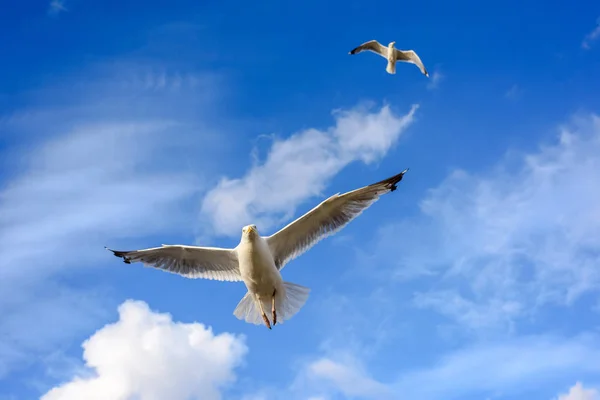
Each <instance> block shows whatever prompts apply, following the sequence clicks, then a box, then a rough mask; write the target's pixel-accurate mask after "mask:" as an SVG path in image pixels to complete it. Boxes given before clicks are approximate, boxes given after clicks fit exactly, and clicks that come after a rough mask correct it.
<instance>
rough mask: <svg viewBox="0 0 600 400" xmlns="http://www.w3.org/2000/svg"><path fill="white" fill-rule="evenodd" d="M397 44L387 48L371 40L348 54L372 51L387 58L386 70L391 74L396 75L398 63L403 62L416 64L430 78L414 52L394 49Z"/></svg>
mask: <svg viewBox="0 0 600 400" xmlns="http://www.w3.org/2000/svg"><path fill="white" fill-rule="evenodd" d="M395 44H396V42H390V44H389V45H388V46H387V47H386V46H384V45H382V44H381V43H379V42H378V41H377V40H370V41H368V42H365V43H363V44H361V45H360V46H358V47H356V48H354V49H352V50H351V51H350V52H349V53H348V54H358V53H360V52H362V51H372V52H373V53H376V54H379V55H380V56H382V57H383V58H385V59H386V60H387V61H388V63H387V66H386V68H385V70H386V71H387V72H388V73H389V74H395V73H396V61H403V62H407V63H411V64H415V65H416V66H417V67H419V69H420V70H421V72H422V73H423V75H425V76H426V77H429V73H428V72H427V69H426V68H425V65H423V62H422V61H421V59H420V58H419V56H418V55H417V53H415V52H414V51H413V50H399V49H396V48H395V47H394V45H395Z"/></svg>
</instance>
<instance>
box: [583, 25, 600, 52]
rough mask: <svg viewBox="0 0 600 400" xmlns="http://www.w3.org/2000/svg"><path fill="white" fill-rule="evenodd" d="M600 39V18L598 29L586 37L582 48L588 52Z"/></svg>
mask: <svg viewBox="0 0 600 400" xmlns="http://www.w3.org/2000/svg"><path fill="white" fill-rule="evenodd" d="M598 38H600V18H598V19H597V20H596V27H595V28H594V29H593V30H592V31H591V32H590V33H588V34H587V35H585V38H584V39H583V42H581V47H583V48H584V49H586V50H589V49H591V48H592V42H595V41H596V39H598Z"/></svg>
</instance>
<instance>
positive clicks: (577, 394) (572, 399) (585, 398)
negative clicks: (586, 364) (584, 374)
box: [558, 382, 600, 400]
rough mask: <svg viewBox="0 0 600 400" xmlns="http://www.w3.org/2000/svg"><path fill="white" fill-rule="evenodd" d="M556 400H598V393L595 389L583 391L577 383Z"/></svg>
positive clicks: (599, 398)
mask: <svg viewBox="0 0 600 400" xmlns="http://www.w3.org/2000/svg"><path fill="white" fill-rule="evenodd" d="M558 400H600V392H599V391H598V390H596V389H585V388H584V387H583V385H582V384H581V382H577V383H576V384H575V385H574V386H573V387H571V388H570V389H569V392H568V393H566V394H561V395H560V396H558Z"/></svg>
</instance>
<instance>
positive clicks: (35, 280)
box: [0, 64, 221, 375]
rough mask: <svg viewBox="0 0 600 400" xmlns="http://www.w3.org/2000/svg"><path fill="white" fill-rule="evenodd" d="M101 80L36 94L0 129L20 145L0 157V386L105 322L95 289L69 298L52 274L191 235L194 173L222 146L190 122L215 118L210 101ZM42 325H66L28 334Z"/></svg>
mask: <svg viewBox="0 0 600 400" xmlns="http://www.w3.org/2000/svg"><path fill="white" fill-rule="evenodd" d="M101 70H102V71H103V72H102V73H99V71H100V69H99V70H98V71H95V73H89V72H90V71H88V73H89V74H88V76H87V79H78V78H77V77H74V78H73V79H74V81H69V82H66V83H65V82H63V83H61V84H58V85H57V86H55V87H48V88H45V89H41V90H40V91H38V92H35V93H34V94H33V95H32V96H35V97H34V98H32V99H30V103H34V104H39V106H36V107H30V108H27V109H22V110H19V111H18V112H16V113H13V114H10V115H5V116H4V118H3V119H2V120H1V121H0V123H2V128H3V131H4V132H7V133H8V134H11V135H14V136H15V137H17V136H18V137H19V138H20V139H21V140H19V141H16V142H17V144H15V146H13V147H11V148H5V149H3V153H2V159H3V160H11V162H7V164H6V165H7V168H6V169H4V170H3V172H4V174H3V181H2V184H1V186H0V251H1V252H2V254H3V257H2V259H1V260H0V278H1V279H0V313H2V315H3V318H2V320H1V321H0V337H1V338H2V343H3V345H2V346H0V359H1V360H2V362H1V363H0V375H2V374H3V373H4V374H5V373H7V372H8V371H9V370H10V369H11V368H16V367H17V366H21V365H24V364H25V363H27V362H28V360H32V359H33V358H32V355H36V356H39V355H41V354H43V353H44V352H47V351H49V350H52V349H55V348H56V346H58V344H59V343H63V342H64V341H65V340H68V339H70V338H71V337H72V335H74V334H78V332H81V330H82V329H87V328H89V327H90V326H92V325H93V324H95V323H97V321H98V320H99V319H100V318H103V317H104V316H105V308H104V306H105V305H106V304H105V303H104V302H105V299H106V296H105V295H104V293H102V289H101V288H97V287H85V285H84V284H83V283H82V282H79V283H78V285H77V288H74V287H72V286H70V285H69V284H65V283H63V282H59V281H62V279H58V276H59V275H62V274H63V273H65V272H66V271H69V270H73V269H75V268H76V269H77V271H80V272H81V271H83V270H89V269H90V268H93V267H95V266H97V265H98V263H99V261H100V260H102V259H106V257H107V254H106V252H105V250H104V249H103V246H104V245H113V246H114V245H116V244H117V241H124V240H126V239H127V238H132V237H138V238H139V237H143V236H146V235H150V234H152V233H154V232H159V231H160V232H161V233H165V234H171V233H179V232H181V230H182V229H185V230H186V231H187V232H192V231H193V226H192V224H191V222H190V221H192V220H193V216H195V215H196V213H197V205H196V204H197V201H198V200H199V193H200V190H202V189H203V187H202V181H203V175H202V171H204V170H206V166H208V165H209V164H210V160H212V157H211V153H212V154H214V152H215V150H216V149H218V148H219V146H221V145H220V144H219V142H218V140H217V139H218V136H217V135H215V134H214V133H213V131H212V130H210V129H208V128H206V127H207V125H209V122H208V121H209V120H210V118H209V117H207V116H206V115H205V114H200V115H198V108H197V107H198V105H199V104H202V105H204V107H203V108H201V109H202V110H205V111H206V112H207V113H210V112H211V111H209V110H211V108H210V107H209V106H208V105H205V103H204V102H205V100H206V98H207V97H208V96H209V95H208V94H207V93H210V91H209V90H202V91H200V92H198V94H196V90H195V89H194V88H193V87H192V86H190V85H188V86H181V90H179V92H178V93H177V95H176V96H173V95H172V94H171V93H170V92H169V91H163V93H156V91H153V90H152V89H151V88H150V89H148V88H147V87H146V86H144V85H141V84H140V85H137V86H135V85H134V86H133V87H132V86H131V85H130V87H124V86H123V85H121V84H119V83H118V82H119V79H114V78H115V77H120V76H125V75H128V74H132V75H133V76H136V75H143V73H142V72H140V73H139V74H136V73H134V72H133V70H134V68H133V67H132V65H129V68H127V70H126V71H124V70H123V68H122V64H119V65H118V68H117V70H112V69H111V68H108V69H107V68H106V67H103V68H102V69H101ZM140 70H142V71H144V68H140ZM111 71H112V72H111ZM90 76H91V77H93V79H92V78H91V77H90ZM195 76H200V75H199V74H196V75H195ZM133 82H135V81H133ZM198 82H199V84H200V85H204V86H203V88H204V89H208V88H207V87H206V86H205V84H206V83H207V81H206V80H202V79H199V80H198ZM47 98H51V99H52V103H51V104H52V105H51V106H44V104H46V99H47ZM54 102H58V103H59V104H61V106H56V105H54ZM187 107H192V108H194V109H195V110H194V113H193V114H192V113H191V112H190V113H188V109H187ZM190 111H191V110H190ZM149 114H152V117H148V115H149ZM191 115H194V118H196V119H190V116H191ZM62 276H64V275H62ZM88 286H89V285H88ZM70 303H74V304H76V305H75V306H66V304H70ZM46 319H48V320H52V321H62V322H56V323H54V322H53V323H48V324H47V325H48V326H47V327H46V328H45V334H44V335H43V336H40V335H34V334H29V333H28V332H35V331H36V327H37V324H38V323H39V321H40V320H46Z"/></svg>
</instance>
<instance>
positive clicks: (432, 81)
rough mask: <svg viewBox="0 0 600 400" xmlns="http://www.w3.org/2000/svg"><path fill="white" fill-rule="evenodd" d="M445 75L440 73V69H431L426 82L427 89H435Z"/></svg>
mask: <svg viewBox="0 0 600 400" xmlns="http://www.w3.org/2000/svg"><path fill="white" fill-rule="evenodd" d="M445 77H446V76H445V75H444V74H442V73H441V72H440V71H438V70H435V71H433V73H432V74H431V77H430V78H429V83H427V89H429V90H434V89H437V88H438V87H439V86H440V83H441V82H442V81H443V80H444V78H445Z"/></svg>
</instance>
